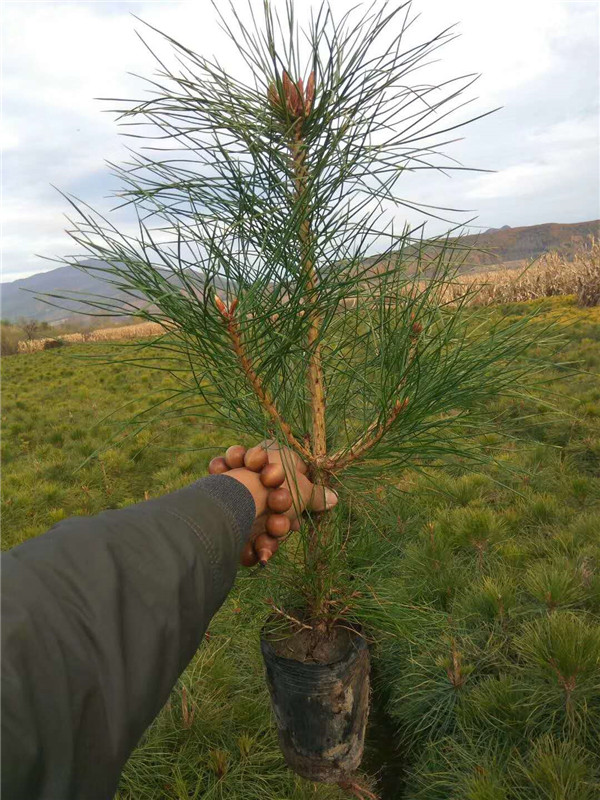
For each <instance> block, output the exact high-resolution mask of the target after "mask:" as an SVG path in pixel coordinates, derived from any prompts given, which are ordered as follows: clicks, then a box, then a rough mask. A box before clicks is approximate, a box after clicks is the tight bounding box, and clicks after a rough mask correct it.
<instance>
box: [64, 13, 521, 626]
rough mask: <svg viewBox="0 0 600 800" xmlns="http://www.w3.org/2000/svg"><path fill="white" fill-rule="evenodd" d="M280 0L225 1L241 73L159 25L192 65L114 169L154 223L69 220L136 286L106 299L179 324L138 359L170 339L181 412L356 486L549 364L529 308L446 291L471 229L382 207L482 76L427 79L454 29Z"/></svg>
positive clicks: (465, 451) (329, 576)
mask: <svg viewBox="0 0 600 800" xmlns="http://www.w3.org/2000/svg"><path fill="white" fill-rule="evenodd" d="M278 8H281V6H278ZM263 10H264V15H263V19H262V20H258V19H255V18H253V20H254V22H253V25H254V27H252V26H250V27H248V26H247V25H246V24H245V23H244V21H243V20H242V18H241V17H240V15H239V12H238V8H237V7H236V6H234V5H233V4H231V5H230V6H229V7H227V10H225V11H216V12H215V13H218V14H219V16H220V21H221V23H222V25H223V27H224V28H225V30H226V31H227V32H228V33H229V35H230V36H231V37H232V39H233V40H234V41H235V42H236V43H237V46H238V48H239V52H240V55H241V56H242V58H243V59H244V62H245V65H246V69H247V73H246V75H245V76H244V79H243V80H242V79H240V78H239V77H237V76H234V75H232V74H229V73H228V72H227V71H225V69H224V68H222V67H221V66H220V65H219V64H218V63H217V62H216V61H213V60H210V59H208V58H206V57H204V56H201V55H199V54H196V53H194V52H193V51H192V50H190V49H189V48H187V47H186V46H184V45H183V44H180V43H178V42H176V41H174V40H173V39H171V38H170V37H169V36H167V35H166V34H161V36H162V37H163V38H164V39H165V40H166V41H167V42H168V43H169V44H170V45H171V46H172V48H173V54H174V56H175V59H176V61H177V63H178V67H177V69H169V68H168V67H167V66H165V65H164V63H163V62H162V61H160V62H159V63H160V66H161V69H160V72H159V74H158V76H157V78H156V80H152V81H150V85H151V87H152V96H151V97H150V98H149V99H147V100H144V101H142V102H139V103H133V102H131V101H127V102H126V108H125V109H124V110H121V119H122V120H123V124H125V125H127V126H135V132H134V133H133V134H131V135H133V136H136V137H142V138H144V137H145V139H146V140H147V141H148V142H149V146H150V150H147V149H140V151H139V152H138V153H137V154H135V155H134V156H133V158H132V161H131V162H130V163H128V164H125V165H122V166H119V167H115V173H116V174H117V175H118V177H119V178H120V179H121V180H122V183H123V189H122V191H121V192H120V196H121V197H122V203H123V204H128V205H130V206H131V207H133V209H134V210H135V211H136V213H137V217H138V222H139V233H138V235H137V236H130V235H128V234H126V233H122V232H119V231H118V230H117V229H116V228H115V227H114V226H112V224H111V223H110V221H109V220H107V219H104V218H103V217H101V216H100V215H98V214H96V213H94V212H93V211H91V210H88V209H87V208H86V207H85V206H83V205H82V204H80V203H77V202H76V201H74V200H73V201H72V204H73V206H74V208H75V209H76V211H77V218H76V221H75V222H74V229H73V230H71V231H70V235H71V236H72V238H73V239H74V240H75V241H76V242H78V243H79V244H80V245H82V246H83V247H84V248H85V250H86V251H87V252H88V253H89V254H90V255H93V256H94V257H96V258H98V259H101V260H102V263H101V264H98V263H97V264H96V265H92V266H87V267H86V269H87V270H89V271H92V272H94V273H95V274H97V275H98V277H102V278H104V279H106V280H108V281H110V282H112V283H113V284H115V285H116V286H118V287H119V288H121V289H122V291H123V293H124V294H123V295H122V297H125V298H126V299H125V300H123V299H121V300H118V301H111V300H107V299H106V298H100V297H98V298H96V299H95V300H94V301H90V302H91V303H92V305H95V308H96V311H97V312H98V313H102V314H107V313H108V314H111V313H114V314H123V313H134V314H135V315H136V316H137V317H139V318H141V319H145V320H147V321H151V322H158V323H159V324H160V325H162V326H163V329H164V334H163V335H162V336H161V337H158V338H156V339H154V340H153V341H152V342H151V343H150V344H146V345H145V347H144V350H143V351H142V355H141V357H140V359H141V360H143V359H144V358H145V357H146V355H147V354H148V353H149V352H151V353H152V354H156V353H160V354H162V355H161V358H162V365H163V367H164V368H165V369H168V370H170V371H171V372H172V373H173V374H174V375H175V376H176V378H177V380H178V385H177V389H176V390H175V392H174V394H173V395H172V396H171V397H170V398H169V401H168V403H167V404H166V405H165V407H163V409H162V413H163V414H164V416H166V417H167V418H168V417H171V418H176V417H177V415H181V414H183V413H187V412H190V410H192V409H194V408H197V407H198V405H199V403H200V402H202V403H203V404H204V408H205V410H206V411H207V413H208V414H211V415H212V416H213V417H214V419H215V420H218V421H219V422H220V423H221V424H224V425H227V426H228V427H230V428H231V430H232V431H236V432H237V433H241V434H243V435H244V436H245V437H250V436H256V437H261V438H263V437H271V438H275V439H277V440H278V441H279V442H280V443H281V444H282V445H286V446H288V447H290V448H291V449H292V450H294V451H295V452H296V453H297V454H298V455H299V456H300V457H301V458H302V459H303V460H304V461H305V462H306V463H307V464H308V466H309V470H310V473H311V475H312V477H313V478H314V479H318V480H319V481H320V482H322V483H324V484H326V485H329V486H332V487H334V488H335V489H336V490H337V491H338V492H339V493H340V494H341V496H342V498H344V497H350V496H351V495H352V494H353V493H354V494H355V495H356V496H357V497H359V496H360V494H361V493H362V494H363V495H364V494H365V493H371V492H372V490H373V489H374V488H375V487H377V486H382V485H384V484H385V483H386V481H387V480H389V478H390V476H393V475H397V474H398V472H399V471H400V470H402V469H405V468H407V467H411V468H417V469H419V468H421V467H423V466H424V465H426V464H428V463H431V462H433V461H437V462H439V461H440V460H441V461H443V460H454V459H457V458H477V457H478V452H477V448H476V446H475V437H476V434H477V433H479V432H480V430H481V425H480V420H479V417H478V411H479V410H480V409H481V407H482V404H483V403H484V402H485V401H486V400H487V399H488V398H490V397H493V396H497V395H498V394H501V393H505V392H508V393H510V392H514V391H516V389H515V387H516V386H517V384H518V382H519V380H520V379H521V378H522V377H523V376H524V375H525V374H527V373H530V372H531V370H532V365H531V363H529V362H528V360H527V358H528V353H529V350H530V348H531V344H532V335H531V333H530V331H529V328H528V324H527V323H528V319H527V318H524V319H521V320H518V321H513V322H512V323H510V324H503V323H502V320H501V319H494V318H492V317H491V316H490V315H489V314H486V315H482V316H479V315H478V313H477V311H474V310H469V309H468V307H467V306H468V300H469V293H468V292H465V293H463V294H462V295H460V296H458V297H457V298H456V299H455V300H454V301H453V302H452V303H451V304H447V303H446V302H445V301H444V300H443V297H444V289H445V287H446V286H447V285H448V283H449V282H452V280H453V275H454V271H455V270H456V268H457V264H459V262H460V261H461V259H462V258H463V257H464V254H463V251H462V250H461V247H460V240H458V241H459V243H458V244H456V242H454V243H451V242H450V240H449V239H446V238H445V239H438V240H434V241H431V240H430V241H428V242H425V241H424V240H423V239H419V237H418V236H417V234H416V232H415V231H410V230H409V229H408V228H407V227H402V228H401V229H400V230H398V229H397V226H396V227H395V226H394V224H393V223H392V222H391V221H390V220H389V219H388V220H387V222H386V216H385V209H386V208H388V209H393V210H394V211H402V209H403V208H406V207H407V206H408V207H413V204H410V203H409V202H408V201H406V200H404V199H402V198H401V196H400V195H399V191H398V182H399V181H400V180H401V178H402V175H403V173H404V172H405V171H416V170H422V169H425V168H428V169H429V168H430V169H441V168H442V163H443V162H442V161H441V160H440V156H439V155H438V153H437V150H438V148H439V147H441V146H442V145H443V144H444V143H445V140H446V139H447V138H448V137H449V136H451V135H454V134H453V131H454V130H455V128H457V127H460V126H461V125H463V124H464V123H465V122H466V120H461V121H460V122H450V121H449V120H450V118H451V117H450V115H451V112H453V111H456V108H457V106H458V105H460V103H461V94H462V92H463V91H464V90H465V89H466V88H467V87H468V86H469V85H470V84H471V83H472V80H473V78H472V77H471V76H465V77H460V78H456V79H449V80H447V81H445V82H444V84H443V85H441V86H428V85H423V86H420V85H419V86H417V84H416V83H414V77H413V76H414V75H415V74H416V73H417V71H418V70H419V68H421V67H422V66H423V65H424V64H425V63H426V62H427V60H428V59H429V57H430V56H431V55H432V54H433V53H434V52H436V51H437V50H438V48H439V47H441V46H442V45H444V44H445V43H447V42H448V41H449V40H450V39H451V38H452V37H453V34H452V32H451V31H443V32H442V33H440V34H439V35H437V36H435V37H433V38H431V39H429V40H426V41H424V42H422V43H420V44H419V45H418V46H410V45H409V44H408V42H407V40H408V36H409V29H410V28H411V26H412V23H413V21H414V20H411V19H410V6H409V4H400V5H398V6H396V7H394V8H391V7H390V6H389V5H388V4H385V3H384V4H383V5H381V6H380V7H379V8H377V7H373V6H372V7H369V8H362V9H360V10H358V11H355V12H354V13H349V14H346V15H344V16H343V17H342V18H341V19H340V20H335V19H334V16H333V13H332V11H331V9H330V8H329V7H328V6H327V5H326V4H323V5H322V6H320V7H319V8H318V9H317V10H315V12H314V13H313V15H312V16H311V20H310V24H309V26H308V28H307V29H306V30H304V32H303V34H302V35H301V33H300V30H299V26H298V23H297V21H296V19H295V15H294V13H295V12H294V4H293V3H292V2H288V3H287V4H286V5H285V14H283V15H282V16H281V17H280V15H279V13H278V12H277V11H275V10H274V6H273V5H272V4H270V3H267V2H266V3H265V4H264V9H263ZM410 32H411V33H412V31H410ZM161 151H165V154H164V155H163V154H162V153H161ZM449 168H452V165H450V167H449ZM432 213H433V212H432ZM375 243H377V245H378V248H379V250H380V253H379V255H377V256H376V257H374V258H370V259H369V261H368V262H366V259H367V256H368V255H369V253H370V252H371V251H372V248H373V247H374V245H375ZM72 261H73V262H74V263H77V262H76V261H75V260H74V259H73V260H72ZM425 274H426V278H427V279H426V280H425V281H423V280H422V277H423V275H425ZM140 298H141V299H142V300H141V301H140ZM335 527H336V525H335V521H331V520H329V521H327V520H325V519H319V518H317V517H315V518H313V519H312V520H311V521H310V523H309V524H308V525H307V527H306V531H305V532H304V538H303V544H304V558H303V564H304V566H303V569H304V573H303V578H302V581H301V585H302V586H303V587H305V588H306V591H305V592H304V605H305V606H306V610H307V612H308V613H309V615H310V616H312V617H315V618H324V619H327V618H330V617H331V616H336V614H335V613H333V614H332V613H330V611H329V609H334V608H336V606H335V604H333V605H328V603H330V601H331V600H332V592H333V590H334V589H336V583H338V582H339V580H340V575H341V574H343V572H344V569H343V558H342V557H341V556H343V552H344V550H343V549H342V551H341V552H340V539H339V535H338V534H337V533H336V532H335V530H334V529H335ZM473 546H479V545H477V543H474V545H473ZM481 548H483V545H481ZM481 557H482V558H483V549H481ZM340 565H341V569H340ZM337 588H338V590H339V587H337ZM337 610H338V611H339V607H338V608H337Z"/></svg>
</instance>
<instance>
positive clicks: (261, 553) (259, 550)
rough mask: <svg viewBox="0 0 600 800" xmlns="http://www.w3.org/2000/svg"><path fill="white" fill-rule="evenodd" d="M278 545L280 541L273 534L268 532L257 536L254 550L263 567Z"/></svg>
mask: <svg viewBox="0 0 600 800" xmlns="http://www.w3.org/2000/svg"><path fill="white" fill-rule="evenodd" d="M278 547H279V542H278V541H277V539H275V538H273V536H269V535H268V534H267V533H261V535H260V536H257V537H256V539H255V540H254V551H255V553H256V555H257V556H258V560H259V562H260V565H261V566H262V567H264V566H265V565H266V563H267V561H268V560H269V559H270V558H271V556H272V555H273V553H275V551H276V550H277V548H278Z"/></svg>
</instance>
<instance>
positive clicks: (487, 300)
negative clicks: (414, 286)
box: [444, 241, 600, 307]
mask: <svg viewBox="0 0 600 800" xmlns="http://www.w3.org/2000/svg"><path fill="white" fill-rule="evenodd" d="M465 291H468V292H470V293H471V301H472V302H473V303H476V304H478V305H492V304H493V303H518V302H521V301H524V300H537V299H539V298H541V297H555V296H558V295H575V296H576V298H577V303H578V305H580V306H582V307H591V306H596V305H598V304H600V242H597V241H592V242H591V244H590V246H589V247H588V248H586V249H585V250H581V251H579V252H578V253H577V254H576V255H575V257H574V259H573V261H566V260H565V259H564V258H562V257H561V256H560V255H559V254H558V253H547V254H546V255H544V256H541V257H540V258H539V259H537V260H536V261H535V262H532V263H531V264H530V265H529V266H528V267H526V268H525V269H524V270H510V269H504V270H496V271H494V272H479V273H476V274H469V275H463V276H459V277H458V278H457V279H456V280H455V281H453V282H452V284H451V285H449V286H447V287H445V289H444V300H450V301H451V300H455V299H457V298H458V297H461V296H463V295H464V294H465Z"/></svg>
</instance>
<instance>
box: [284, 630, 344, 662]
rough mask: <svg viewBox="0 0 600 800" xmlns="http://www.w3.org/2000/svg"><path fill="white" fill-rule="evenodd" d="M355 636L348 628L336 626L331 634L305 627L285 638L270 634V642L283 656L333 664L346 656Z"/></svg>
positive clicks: (296, 659)
mask: <svg viewBox="0 0 600 800" xmlns="http://www.w3.org/2000/svg"><path fill="white" fill-rule="evenodd" d="M355 636H356V634H355V633H352V631H349V630H348V629H347V628H334V629H333V630H332V632H331V634H329V635H328V634H324V633H323V632H322V631H313V630H305V629H303V630H301V631H298V632H297V633H294V634H292V635H291V636H289V637H285V638H283V637H282V635H281V634H273V635H272V636H269V644H270V645H271V647H272V648H273V650H274V652H275V654H276V655H278V656H281V657H282V658H290V659H292V660H293V661H301V662H303V663H307V664H332V663H334V662H335V661H340V660H341V659H342V658H344V656H345V655H346V654H347V652H348V650H349V649H350V647H351V645H352V640H353V639H354V637H355Z"/></svg>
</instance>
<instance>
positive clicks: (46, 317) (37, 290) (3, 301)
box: [0, 259, 176, 324]
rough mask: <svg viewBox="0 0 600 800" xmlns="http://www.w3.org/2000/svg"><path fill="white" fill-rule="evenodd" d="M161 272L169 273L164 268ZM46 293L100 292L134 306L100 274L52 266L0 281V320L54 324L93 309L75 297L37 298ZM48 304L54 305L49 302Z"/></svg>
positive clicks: (91, 263) (90, 263) (98, 263)
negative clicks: (11, 279)
mask: <svg viewBox="0 0 600 800" xmlns="http://www.w3.org/2000/svg"><path fill="white" fill-rule="evenodd" d="M103 263H104V262H102V261H99V260H98V259H88V260H86V261H82V262H81V264H82V266H87V267H101V266H102V265H103ZM164 274H165V275H168V274H169V273H167V271H166V270H164ZM172 282H173V283H176V279H175V278H172ZM46 293H52V294H61V295H69V297H70V298H76V297H77V296H78V295H81V296H83V297H91V296H92V295H101V296H102V297H103V298H110V299H114V300H127V301H129V302H130V303H133V304H134V305H137V302H136V299H135V297H132V296H131V295H125V293H124V292H122V291H120V290H119V289H118V288H117V287H116V286H113V285H112V284H110V283H107V282H106V281H103V280H102V279H101V278H100V277H96V276H95V275H94V273H93V272H86V271H84V270H79V269H77V268H76V267H70V266H65V267H58V268H57V269H52V270H50V271H49V272H39V273H38V274H37V275H31V276H30V277H29V278H20V279H19V280H16V281H10V282H8V283H2V284H0V310H1V315H2V319H4V320H12V321H14V320H16V319H19V318H21V317H22V318H25V319H38V320H40V321H41V322H49V323H50V324H53V323H59V322H64V321H66V320H69V319H72V318H73V317H75V318H79V316H80V315H81V314H89V313H90V312H91V310H93V309H90V308H89V306H87V305H86V304H85V303H84V302H78V301H77V300H76V299H69V300H59V299H53V298H47V300H48V302H44V301H43V300H41V299H38V298H37V297H36V294H39V295H43V294H46ZM145 302H146V301H145V299H144V298H142V296H141V295H140V296H139V305H140V306H141V305H142V304H144V303H145ZM49 303H54V304H56V305H49ZM57 305H60V306H66V307H67V308H56V306H57Z"/></svg>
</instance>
